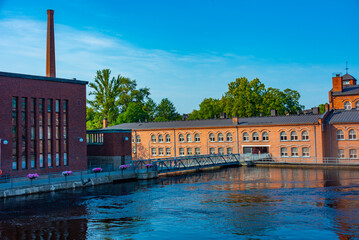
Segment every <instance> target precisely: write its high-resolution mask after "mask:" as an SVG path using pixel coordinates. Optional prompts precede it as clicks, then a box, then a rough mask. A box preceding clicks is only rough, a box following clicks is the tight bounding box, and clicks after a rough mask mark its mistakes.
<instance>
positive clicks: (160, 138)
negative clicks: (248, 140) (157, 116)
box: [137, 133, 232, 143]
mask: <svg viewBox="0 0 359 240" xmlns="http://www.w3.org/2000/svg"><path fill="white" fill-rule="evenodd" d="M165 139H166V142H167V143H169V142H171V136H170V135H168V134H167V135H166V137H165ZM157 140H158V142H159V143H163V142H164V138H163V136H162V135H161V134H160V135H158V138H157V139H156V136H155V135H152V136H151V142H152V143H155V142H156V141H157ZM226 140H227V142H232V134H231V133H228V134H227V135H226ZM178 141H179V142H193V140H192V135H191V134H187V135H186V139H185V137H184V135H183V134H180V135H179V136H178ZM200 141H201V138H200V136H199V134H198V133H197V134H195V135H194V142H200ZM209 141H210V142H215V141H216V137H215V135H214V134H213V133H211V134H210V135H209ZM217 141H218V142H223V141H224V135H223V134H222V133H219V134H218V135H217ZM137 142H138V141H137Z"/></svg>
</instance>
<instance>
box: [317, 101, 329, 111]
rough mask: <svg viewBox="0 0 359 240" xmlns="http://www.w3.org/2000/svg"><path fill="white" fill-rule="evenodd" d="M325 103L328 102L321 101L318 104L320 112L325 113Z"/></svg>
mask: <svg viewBox="0 0 359 240" xmlns="http://www.w3.org/2000/svg"><path fill="white" fill-rule="evenodd" d="M325 104H328V103H324V104H323V103H322V104H319V106H318V107H319V112H320V113H325Z"/></svg>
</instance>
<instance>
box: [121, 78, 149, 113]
mask: <svg viewBox="0 0 359 240" xmlns="http://www.w3.org/2000/svg"><path fill="white" fill-rule="evenodd" d="M119 82H120V86H119V91H120V93H119V99H118V101H117V102H116V104H117V105H118V106H119V107H120V111H121V112H122V113H123V112H125V111H126V109H127V107H128V105H129V104H130V103H131V102H136V103H144V102H145V101H146V100H149V95H150V89H149V88H140V89H136V87H137V83H136V80H131V79H129V78H126V77H121V76H119Z"/></svg>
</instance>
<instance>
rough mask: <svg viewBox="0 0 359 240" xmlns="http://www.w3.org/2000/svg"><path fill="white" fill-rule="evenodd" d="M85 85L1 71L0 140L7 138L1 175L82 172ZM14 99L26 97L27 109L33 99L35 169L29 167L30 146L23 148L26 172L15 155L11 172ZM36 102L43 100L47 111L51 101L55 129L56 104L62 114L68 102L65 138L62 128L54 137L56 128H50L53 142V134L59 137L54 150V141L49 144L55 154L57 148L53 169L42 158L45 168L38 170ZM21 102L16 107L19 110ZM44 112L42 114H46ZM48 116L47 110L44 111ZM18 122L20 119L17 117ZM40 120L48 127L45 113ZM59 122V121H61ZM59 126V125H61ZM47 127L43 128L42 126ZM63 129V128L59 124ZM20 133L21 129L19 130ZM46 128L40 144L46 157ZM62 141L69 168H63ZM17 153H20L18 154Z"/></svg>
mask: <svg viewBox="0 0 359 240" xmlns="http://www.w3.org/2000/svg"><path fill="white" fill-rule="evenodd" d="M86 84H87V82H85V81H77V80H69V79H60V78H50V77H40V76H31V75H24V74H14V73H6V72H0V102H1V107H0V124H1V128H0V138H2V139H6V140H7V141H8V144H6V145H5V144H1V151H2V152H1V169H2V171H3V174H8V175H11V176H26V175H27V174H28V173H35V172H36V173H38V174H40V175H41V174H46V173H49V172H61V171H63V170H72V171H76V170H84V169H87V156H86V141H85V139H86ZM13 97H17V98H18V99H21V98H26V99H27V100H26V101H27V106H30V105H31V102H30V100H32V99H35V111H34V113H35V114H34V115H35V133H34V134H32V135H33V136H34V142H35V146H34V148H35V153H36V158H35V167H34V168H31V164H30V150H29V145H27V146H26V148H25V149H26V150H25V154H26V156H27V157H26V159H27V169H22V166H21V156H22V154H21V153H20V156H18V169H17V170H13V167H12V161H13V159H12V156H13V155H12V154H13V153H12V150H13V149H12V146H13V141H12V136H13V133H12V98H13ZM39 99H44V106H43V108H44V109H45V110H46V109H47V104H48V99H52V109H53V113H52V114H53V115H52V121H51V124H52V126H55V125H56V123H55V120H56V119H55V117H54V116H55V114H56V113H55V101H56V100H59V101H60V104H59V108H60V109H59V111H60V112H63V104H62V103H63V102H65V101H66V102H67V137H66V138H65V137H64V134H63V131H64V130H63V128H60V127H59V130H58V132H57V134H56V128H55V127H52V130H51V135H52V139H54V138H55V136H56V135H58V136H59V140H60V146H59V147H57V146H56V143H55V141H51V144H52V146H51V149H53V150H52V152H54V149H56V148H58V149H59V150H58V151H59V153H60V164H59V166H56V164H55V161H56V159H55V156H54V155H53V156H52V161H53V164H52V167H48V162H47V160H46V158H45V160H44V162H45V164H44V167H40V163H39V151H38V149H39V131H38V129H39V104H38V101H39ZM20 104H21V103H20V102H18V103H17V105H18V106H19V107H20ZM45 110H44V111H45ZM46 113H47V111H46ZM30 115H31V112H30V108H29V107H27V109H26V119H25V120H24V121H26V124H27V126H31V125H30V124H31V123H30ZM17 119H18V120H19V121H20V119H21V116H20V114H19V116H17ZM43 121H44V122H45V123H46V124H47V123H48V118H47V114H44V119H43ZM60 121H62V119H61V118H60ZM61 124H62V123H61ZM45 126H46V125H45ZM61 126H62V125H61ZM30 131H31V129H30V127H27V128H26V141H27V143H28V144H29V143H30V137H31V132H30ZM19 132H20V133H21V130H20V129H19ZM20 133H16V134H17V136H18V137H19V138H21V136H20ZM47 136H48V133H47V127H44V128H43V138H44V140H43V142H44V147H43V149H44V153H43V155H45V156H46V155H47V149H48V146H47V144H48V141H47ZM80 138H82V139H84V141H83V142H80V141H79V139H80ZM64 139H67V148H68V149H67V159H68V166H64V159H63V158H64V156H63V155H62V153H63V150H64V149H63V148H64V144H63V141H64ZM20 144H21V141H18V142H17V147H18V149H20V148H21V147H22V146H20ZM19 152H20V151H19Z"/></svg>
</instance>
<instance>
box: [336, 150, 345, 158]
mask: <svg viewBox="0 0 359 240" xmlns="http://www.w3.org/2000/svg"><path fill="white" fill-rule="evenodd" d="M338 158H345V154H344V149H338Z"/></svg>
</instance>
